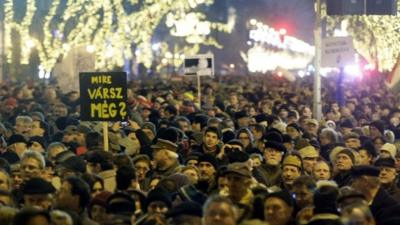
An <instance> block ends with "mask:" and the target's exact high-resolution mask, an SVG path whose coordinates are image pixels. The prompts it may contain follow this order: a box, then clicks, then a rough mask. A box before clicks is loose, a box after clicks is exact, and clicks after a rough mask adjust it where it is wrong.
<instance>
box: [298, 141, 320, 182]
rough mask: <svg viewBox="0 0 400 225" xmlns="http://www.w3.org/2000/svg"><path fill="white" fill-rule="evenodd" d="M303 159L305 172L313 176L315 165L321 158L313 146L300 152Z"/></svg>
mask: <svg viewBox="0 0 400 225" xmlns="http://www.w3.org/2000/svg"><path fill="white" fill-rule="evenodd" d="M299 154H300V156H301V159H302V160H303V166H304V172H305V173H306V174H307V175H311V174H312V171H313V168H314V166H315V164H316V163H317V160H318V158H319V152H318V151H317V150H316V149H315V148H314V147H313V146H311V145H309V146H306V147H304V148H302V149H300V150H299Z"/></svg>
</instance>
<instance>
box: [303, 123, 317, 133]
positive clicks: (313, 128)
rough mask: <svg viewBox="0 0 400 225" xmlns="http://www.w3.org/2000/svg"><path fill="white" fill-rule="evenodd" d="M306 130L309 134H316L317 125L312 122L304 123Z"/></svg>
mask: <svg viewBox="0 0 400 225" xmlns="http://www.w3.org/2000/svg"><path fill="white" fill-rule="evenodd" d="M306 130H307V132H308V133H310V134H317V133H318V126H317V125H315V124H314V123H307V124H306Z"/></svg>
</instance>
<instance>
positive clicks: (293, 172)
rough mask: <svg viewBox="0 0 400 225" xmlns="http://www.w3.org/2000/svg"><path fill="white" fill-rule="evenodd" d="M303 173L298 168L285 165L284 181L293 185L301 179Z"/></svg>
mask: <svg viewBox="0 0 400 225" xmlns="http://www.w3.org/2000/svg"><path fill="white" fill-rule="evenodd" d="M300 175H301V171H300V169H299V168H297V167H296V166H291V165H285V166H284V167H283V172H282V180H283V182H284V183H285V184H289V185H291V184H293V181H294V180H296V179H297V178H298V177H300Z"/></svg>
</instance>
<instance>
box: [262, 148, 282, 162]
mask: <svg viewBox="0 0 400 225" xmlns="http://www.w3.org/2000/svg"><path fill="white" fill-rule="evenodd" d="M264 159H265V161H266V163H267V164H268V165H272V166H276V165H279V164H280V163H281V160H282V152H280V151H278V150H276V149H273V148H266V149H265V151H264Z"/></svg>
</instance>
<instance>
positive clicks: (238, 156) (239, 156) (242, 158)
mask: <svg viewBox="0 0 400 225" xmlns="http://www.w3.org/2000/svg"><path fill="white" fill-rule="evenodd" d="M227 157H228V161H229V163H235V162H246V161H247V160H249V159H250V157H249V155H248V154H247V153H246V152H242V151H234V152H229V153H227Z"/></svg>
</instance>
